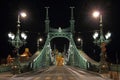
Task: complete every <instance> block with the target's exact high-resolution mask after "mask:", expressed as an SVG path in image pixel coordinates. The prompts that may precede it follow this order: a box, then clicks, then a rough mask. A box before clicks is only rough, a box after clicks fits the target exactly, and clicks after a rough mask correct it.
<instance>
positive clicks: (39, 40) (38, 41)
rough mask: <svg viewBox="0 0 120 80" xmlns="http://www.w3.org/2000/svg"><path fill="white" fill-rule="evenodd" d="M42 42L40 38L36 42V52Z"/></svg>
mask: <svg viewBox="0 0 120 80" xmlns="http://www.w3.org/2000/svg"><path fill="white" fill-rule="evenodd" d="M42 41H43V39H42V38H39V39H38V40H37V50H39V47H40V42H42Z"/></svg>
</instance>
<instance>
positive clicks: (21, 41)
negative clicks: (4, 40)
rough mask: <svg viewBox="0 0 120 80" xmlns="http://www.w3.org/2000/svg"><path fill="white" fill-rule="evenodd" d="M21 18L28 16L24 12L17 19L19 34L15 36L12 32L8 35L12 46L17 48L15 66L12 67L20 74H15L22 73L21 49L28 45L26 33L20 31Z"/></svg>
mask: <svg viewBox="0 0 120 80" xmlns="http://www.w3.org/2000/svg"><path fill="white" fill-rule="evenodd" d="M21 17H26V14H25V13H24V12H22V13H20V14H18V18H17V33H16V34H13V33H12V32H10V33H8V37H9V40H8V41H9V42H10V43H11V44H12V46H14V47H15V50H16V55H17V56H16V57H15V61H14V66H12V67H13V68H14V69H17V71H18V72H15V73H20V61H19V49H20V47H22V46H23V45H25V44H26V39H27V35H26V34H25V33H24V32H21V31H20V18H21Z"/></svg>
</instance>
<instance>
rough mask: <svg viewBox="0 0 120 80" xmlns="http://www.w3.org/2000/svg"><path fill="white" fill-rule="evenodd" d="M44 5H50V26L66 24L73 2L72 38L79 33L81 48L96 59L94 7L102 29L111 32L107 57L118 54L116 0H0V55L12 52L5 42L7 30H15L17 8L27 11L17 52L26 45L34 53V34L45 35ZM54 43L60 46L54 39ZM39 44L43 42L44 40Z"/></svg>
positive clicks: (112, 57)
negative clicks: (24, 37)
mask: <svg viewBox="0 0 120 80" xmlns="http://www.w3.org/2000/svg"><path fill="white" fill-rule="evenodd" d="M46 6H49V7H50V8H49V18H50V26H51V27H53V28H58V27H61V28H66V27H68V26H69V20H70V8H69V7H70V6H75V9H74V19H75V36H74V39H75V41H76V38H77V37H78V36H80V37H81V38H82V39H83V41H84V46H83V50H84V51H85V52H86V53H87V54H88V56H90V57H91V58H93V59H95V60H97V61H99V47H97V46H95V45H94V44H93V38H92V34H93V33H94V31H95V30H98V29H99V22H98V20H95V19H94V18H93V17H92V12H93V10H95V9H97V10H99V11H101V12H102V15H103V27H104V32H105V33H106V32H107V31H110V32H111V33H112V36H111V42H110V43H109V44H108V45H107V55H108V57H107V60H108V61H109V62H112V63H116V55H117V57H118V58H120V54H119V53H120V50H119V45H120V42H119V41H120V39H119V35H120V32H119V21H120V20H119V19H120V16H119V14H120V12H119V7H120V6H119V0H0V27H1V31H0V37H1V38H0V59H2V58H6V57H7V55H8V54H11V55H13V52H12V50H13V49H14V47H12V45H11V44H10V43H9V42H8V36H7V34H8V33H9V32H10V31H11V32H13V33H15V32H16V26H17V15H18V12H20V11H26V12H27V18H26V19H21V31H25V32H26V34H27V35H28V39H27V44H26V45H25V46H23V47H22V48H21V50H20V53H22V52H24V48H25V47H28V48H29V49H30V52H31V53H32V54H34V53H35V51H36V50H37V47H36V45H37V44H36V41H37V39H38V37H39V36H42V37H43V39H44V40H45V39H46V34H45V33H44V31H45V26H44V20H45V8H44V7H46ZM52 41H53V42H52V43H53V44H54V43H55V41H57V42H59V43H60V41H61V42H66V44H67V43H68V40H66V39H64V38H63V39H61V38H58V39H53V40H52ZM56 44H57V45H58V46H61V45H60V44H58V43H56ZM76 44H77V42H76ZM41 45H44V42H43V43H41ZM57 45H56V46H57ZM63 45H64V44H63ZM63 45H62V46H63ZM77 45H79V44H77ZM57 48H58V47H57ZM62 48H63V47H62Z"/></svg>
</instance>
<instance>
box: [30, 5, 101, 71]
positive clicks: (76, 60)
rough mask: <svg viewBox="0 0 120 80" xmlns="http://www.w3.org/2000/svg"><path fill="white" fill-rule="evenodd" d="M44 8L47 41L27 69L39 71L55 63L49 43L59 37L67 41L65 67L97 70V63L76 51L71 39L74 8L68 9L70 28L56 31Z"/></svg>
mask: <svg viewBox="0 0 120 80" xmlns="http://www.w3.org/2000/svg"><path fill="white" fill-rule="evenodd" d="M45 8H46V19H45V28H46V29H45V32H46V34H47V39H46V41H45V44H44V47H43V49H42V50H38V51H37V52H36V53H35V54H34V55H33V56H32V57H31V59H30V61H29V68H30V69H32V70H36V69H39V68H41V67H48V66H50V65H52V64H54V63H55V58H54V56H52V54H51V53H52V49H51V45H50V42H51V40H52V39H54V38H57V37H61V38H66V39H68V41H69V47H68V51H67V52H68V57H66V59H65V63H66V65H70V66H77V67H80V68H82V69H86V70H92V69H98V66H99V63H98V62H96V61H94V60H93V59H91V58H90V57H88V56H87V55H86V54H85V53H84V52H83V51H82V50H79V49H77V47H76V44H75V42H74V39H73V36H74V35H73V33H74V26H75V25H74V24H75V20H74V17H73V9H74V7H70V9H71V19H70V26H69V27H67V28H64V29H62V28H61V27H59V28H58V29H55V28H52V27H51V26H50V25H49V24H50V20H49V16H48V8H49V7H45Z"/></svg>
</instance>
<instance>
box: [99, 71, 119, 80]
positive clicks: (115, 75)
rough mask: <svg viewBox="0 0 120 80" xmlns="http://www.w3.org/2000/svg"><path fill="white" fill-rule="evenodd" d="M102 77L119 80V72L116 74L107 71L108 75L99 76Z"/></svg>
mask: <svg viewBox="0 0 120 80" xmlns="http://www.w3.org/2000/svg"><path fill="white" fill-rule="evenodd" d="M101 76H102V77H104V78H107V77H108V78H110V79H112V80H120V72H119V73H117V72H115V71H109V73H106V74H101Z"/></svg>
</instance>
